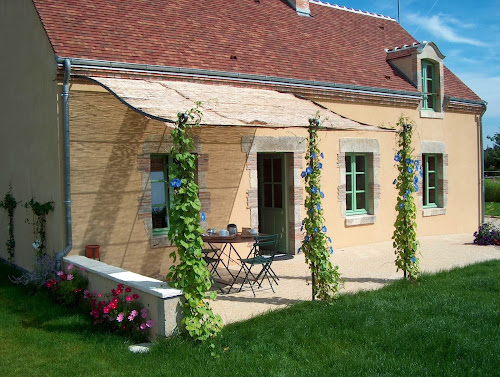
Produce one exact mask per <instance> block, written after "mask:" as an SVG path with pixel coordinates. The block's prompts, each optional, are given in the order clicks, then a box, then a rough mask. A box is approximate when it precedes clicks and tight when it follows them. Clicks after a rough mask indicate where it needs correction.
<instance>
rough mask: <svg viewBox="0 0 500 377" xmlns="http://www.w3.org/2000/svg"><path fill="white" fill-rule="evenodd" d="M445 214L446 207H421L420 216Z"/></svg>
mask: <svg viewBox="0 0 500 377" xmlns="http://www.w3.org/2000/svg"><path fill="white" fill-rule="evenodd" d="M445 214H446V208H423V209H422V216H423V217H429V216H439V215H445Z"/></svg>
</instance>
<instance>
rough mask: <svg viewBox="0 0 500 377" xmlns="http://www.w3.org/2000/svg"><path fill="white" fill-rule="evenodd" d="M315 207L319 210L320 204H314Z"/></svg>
mask: <svg viewBox="0 0 500 377" xmlns="http://www.w3.org/2000/svg"><path fill="white" fill-rule="evenodd" d="M316 209H317V210H318V211H319V210H320V209H321V204H319V203H318V204H316Z"/></svg>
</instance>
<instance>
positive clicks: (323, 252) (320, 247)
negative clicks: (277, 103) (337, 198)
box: [299, 117, 342, 302]
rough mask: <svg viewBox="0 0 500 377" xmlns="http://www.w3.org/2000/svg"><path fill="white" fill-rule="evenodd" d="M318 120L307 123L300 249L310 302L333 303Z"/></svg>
mask: <svg viewBox="0 0 500 377" xmlns="http://www.w3.org/2000/svg"><path fill="white" fill-rule="evenodd" d="M318 128H319V119H318V117H316V118H312V119H309V140H308V148H307V151H306V156H305V158H306V161H307V162H308V166H307V168H306V170H305V171H303V172H302V178H304V179H305V182H306V187H305V189H306V193H307V196H306V199H305V208H306V210H307V216H306V218H305V219H304V220H303V221H302V229H301V230H302V231H304V230H305V234H306V235H305V237H304V240H303V241H302V247H301V248H300V249H299V251H300V250H303V252H304V255H305V258H306V262H307V264H308V265H309V268H310V269H311V275H312V299H313V300H315V299H316V298H317V299H319V300H324V301H330V302H331V301H333V300H334V299H335V298H337V296H338V292H339V290H340V287H341V285H342V282H341V279H340V274H339V272H338V266H335V267H334V266H333V265H332V262H331V261H330V254H332V253H333V248H332V246H328V242H329V243H331V242H332V240H331V238H330V237H328V236H327V235H326V231H327V229H326V226H324V225H323V223H324V218H323V208H322V207H321V199H323V198H324V197H325V194H324V193H323V192H322V191H321V186H320V181H321V169H322V167H323V163H322V162H321V161H320V159H323V157H324V156H323V153H321V152H320V150H319V147H318V133H317V131H318Z"/></svg>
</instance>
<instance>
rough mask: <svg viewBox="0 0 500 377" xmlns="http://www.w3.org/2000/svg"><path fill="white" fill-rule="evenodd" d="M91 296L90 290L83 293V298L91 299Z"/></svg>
mask: <svg viewBox="0 0 500 377" xmlns="http://www.w3.org/2000/svg"><path fill="white" fill-rule="evenodd" d="M90 296H91V294H90V291H89V290H88V289H86V290H84V291H83V298H89V297H90Z"/></svg>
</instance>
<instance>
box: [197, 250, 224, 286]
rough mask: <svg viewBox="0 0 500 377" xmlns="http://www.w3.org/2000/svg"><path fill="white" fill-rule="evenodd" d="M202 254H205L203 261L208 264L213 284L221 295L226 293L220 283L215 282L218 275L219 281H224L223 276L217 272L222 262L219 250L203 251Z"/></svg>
mask: <svg viewBox="0 0 500 377" xmlns="http://www.w3.org/2000/svg"><path fill="white" fill-rule="evenodd" d="M201 252H202V254H203V260H204V261H205V263H206V264H207V269H208V271H209V272H210V280H212V282H213V284H214V285H215V286H217V288H218V289H219V290H220V291H221V293H224V290H223V289H222V287H221V285H220V284H219V282H218V281H217V280H215V276H214V275H215V274H216V275H217V276H218V277H219V279H221V280H222V276H220V274H219V271H217V266H218V265H219V262H220V256H219V255H218V254H217V250H213V249H203V250H202V251H201Z"/></svg>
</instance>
